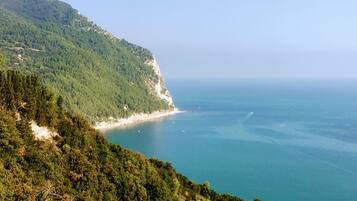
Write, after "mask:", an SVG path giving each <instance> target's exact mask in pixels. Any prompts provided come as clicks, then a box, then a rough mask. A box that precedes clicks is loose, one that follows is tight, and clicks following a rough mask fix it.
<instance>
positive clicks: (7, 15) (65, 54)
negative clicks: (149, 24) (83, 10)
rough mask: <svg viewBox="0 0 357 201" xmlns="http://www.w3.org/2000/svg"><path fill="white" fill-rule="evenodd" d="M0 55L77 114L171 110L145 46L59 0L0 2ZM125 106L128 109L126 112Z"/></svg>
mask: <svg viewBox="0 0 357 201" xmlns="http://www.w3.org/2000/svg"><path fill="white" fill-rule="evenodd" d="M0 51H3V52H4V53H6V55H8V62H7V63H8V65H9V66H8V67H9V68H12V69H17V70H20V71H23V72H31V73H35V74H37V75H39V76H40V77H41V78H42V79H43V81H44V82H45V84H46V85H48V86H50V87H51V88H52V89H53V90H54V92H55V93H56V94H60V95H61V96H63V98H64V100H65V106H66V107H67V108H68V109H69V110H70V111H72V112H75V113H79V114H81V115H84V116H86V117H87V118H90V119H91V120H99V119H101V118H106V117H110V116H112V117H125V116H128V115H130V114H132V113H136V112H152V111H156V110H161V109H168V108H169V105H168V104H167V102H165V101H163V100H162V99H159V98H158V97H157V96H156V95H155V94H154V93H153V90H152V88H151V87H149V84H148V83H152V82H156V81H157V80H158V79H159V78H158V76H157V75H156V74H155V73H154V71H153V69H152V67H150V66H148V65H147V64H146V62H147V61H148V60H150V59H153V57H152V55H151V53H150V52H149V51H148V50H147V49H145V48H142V47H139V46H136V45H133V44H131V43H128V42H127V41H125V40H119V39H117V38H114V37H113V36H111V35H110V34H109V33H107V32H105V31H104V30H102V29H101V28H100V27H98V26H97V25H95V24H94V23H92V22H90V21H89V20H88V19H86V18H85V17H83V16H81V15H80V14H78V12H77V11H76V10H74V9H73V8H71V7H70V6H69V5H68V4H65V3H63V2H60V1H56V0H53V1H52V0H51V1H49V0H0ZM124 108H126V109H124Z"/></svg>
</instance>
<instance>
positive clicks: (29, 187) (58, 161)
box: [0, 71, 241, 201]
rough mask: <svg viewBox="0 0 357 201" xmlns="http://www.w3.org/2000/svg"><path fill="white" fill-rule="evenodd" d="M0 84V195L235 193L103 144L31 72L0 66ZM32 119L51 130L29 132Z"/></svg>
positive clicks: (186, 196)
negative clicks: (42, 134)
mask: <svg viewBox="0 0 357 201" xmlns="http://www.w3.org/2000/svg"><path fill="white" fill-rule="evenodd" d="M0 87H1V88H0V90H1V92H0V200H96V201H97V200H220V201H224V200H230V201H240V200H241V199H239V198H237V197H233V196H230V195H227V194H224V195H221V194H218V193H216V192H215V191H213V190H211V189H210V188H209V186H208V185H207V184H202V185H201V184H195V183H193V182H191V181H190V180H188V179H187V178H186V177H184V176H182V175H181V174H179V173H177V172H176V171H175V169H174V168H173V167H172V166H171V165H170V164H169V163H166V162H162V161H158V160H156V159H150V160H149V159H146V158H145V157H144V156H143V155H141V154H138V153H134V152H131V151H128V150H126V149H123V148H121V147H120V146H119V145H112V144H109V143H108V142H107V141H106V140H105V138H104V137H103V136H102V135H101V134H100V133H98V132H97V131H95V130H94V129H93V128H92V127H91V125H90V123H89V122H88V121H86V120H85V119H84V118H82V117H80V116H77V115H71V114H70V113H68V112H66V111H64V109H63V106H62V103H63V99H62V97H56V96H54V95H53V93H51V92H50V91H49V90H48V89H46V88H45V87H43V85H42V84H41V81H40V79H39V78H38V77H37V76H33V75H23V74H22V73H20V72H18V71H7V72H4V71H0ZM32 120H34V121H36V122H37V123H38V124H40V125H41V126H46V127H48V128H49V129H50V130H52V131H54V132H57V133H58V136H56V137H55V138H54V139H53V140H52V141H50V140H44V141H39V140H36V139H35V138H34V135H33V134H32V130H31V127H30V125H29V122H30V121H32Z"/></svg>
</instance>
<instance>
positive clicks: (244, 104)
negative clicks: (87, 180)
mask: <svg viewBox="0 0 357 201" xmlns="http://www.w3.org/2000/svg"><path fill="white" fill-rule="evenodd" d="M169 88H170V90H171V93H172V94H173V96H174V99H175V102H176V105H177V106H178V107H179V108H180V109H181V110H184V111H185V112H184V113H181V114H177V115H175V116H171V117H169V118H167V119H163V120H160V121H155V122H150V123H145V124H143V125H140V126H137V127H134V128H130V129H126V130H113V131H109V132H108V133H107V134H106V137H107V138H108V139H109V141H110V142H112V143H118V144H120V145H122V146H123V147H126V148H128V149H131V150H135V151H138V152H141V153H143V154H144V155H146V156H148V157H156V158H158V159H161V160H166V161H169V162H170V163H172V164H173V165H174V166H175V168H176V169H177V170H178V171H179V172H181V173H182V174H184V175H186V176H188V177H189V178H190V179H192V180H194V181H196V182H204V181H206V180H207V181H209V183H210V185H211V187H213V188H214V189H216V190H217V191H219V192H229V193H232V194H236V195H239V196H241V197H243V198H246V199H252V198H255V197H259V198H261V199H263V200H265V201H356V200H357V82H356V83H353V82H349V81H308V80H295V81H237V82H234V81H220V80H212V81H196V82H192V81H175V82H170V83H169Z"/></svg>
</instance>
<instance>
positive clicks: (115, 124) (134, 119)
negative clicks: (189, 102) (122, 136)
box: [94, 108, 182, 131]
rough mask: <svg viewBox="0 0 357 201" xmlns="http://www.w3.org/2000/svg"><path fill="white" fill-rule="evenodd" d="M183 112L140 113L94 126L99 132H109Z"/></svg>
mask: <svg viewBox="0 0 357 201" xmlns="http://www.w3.org/2000/svg"><path fill="white" fill-rule="evenodd" d="M181 112H182V111H180V110H178V109H176V108H175V109H174V110H167V111H157V112H153V113H149V114H148V113H138V114H133V115H131V116H129V117H128V118H120V119H114V118H110V119H109V120H108V121H102V122H97V123H95V125H94V128H95V129H97V130H99V131H107V130H111V129H121V128H128V127H132V126H135V125H138V124H140V123H144V122H148V121H154V120H157V119H160V118H164V117H167V116H170V115H174V114H177V113H181Z"/></svg>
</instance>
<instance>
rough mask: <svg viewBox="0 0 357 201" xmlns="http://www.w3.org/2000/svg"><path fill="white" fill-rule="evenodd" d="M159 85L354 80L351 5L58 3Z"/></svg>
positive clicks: (248, 0)
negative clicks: (131, 50) (139, 59)
mask: <svg viewBox="0 0 357 201" xmlns="http://www.w3.org/2000/svg"><path fill="white" fill-rule="evenodd" d="M64 1H65V2H67V3H70V4H71V5H72V6H73V7H74V8H76V9H78V10H79V11H80V13H81V14H83V15H85V16H87V17H88V18H89V19H90V20H92V21H94V22H95V23H96V24H98V25H100V26H102V27H103V28H105V29H106V30H108V31H110V32H112V33H113V34H114V35H116V36H118V37H119V38H124V39H126V40H128V41H129V42H132V43H135V44H138V45H141V46H143V47H146V48H148V49H149V50H150V51H152V52H153V54H154V55H155V57H156V59H157V60H158V62H159V64H160V66H161V70H162V73H163V74H164V76H165V77H166V78H169V79H170V78H280V77H281V78H357V12H356V10H357V1H355V0H219V1H218V0H151V1H144V0H126V1H123V0H102V1H94V0H87V1H84V0H64Z"/></svg>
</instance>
